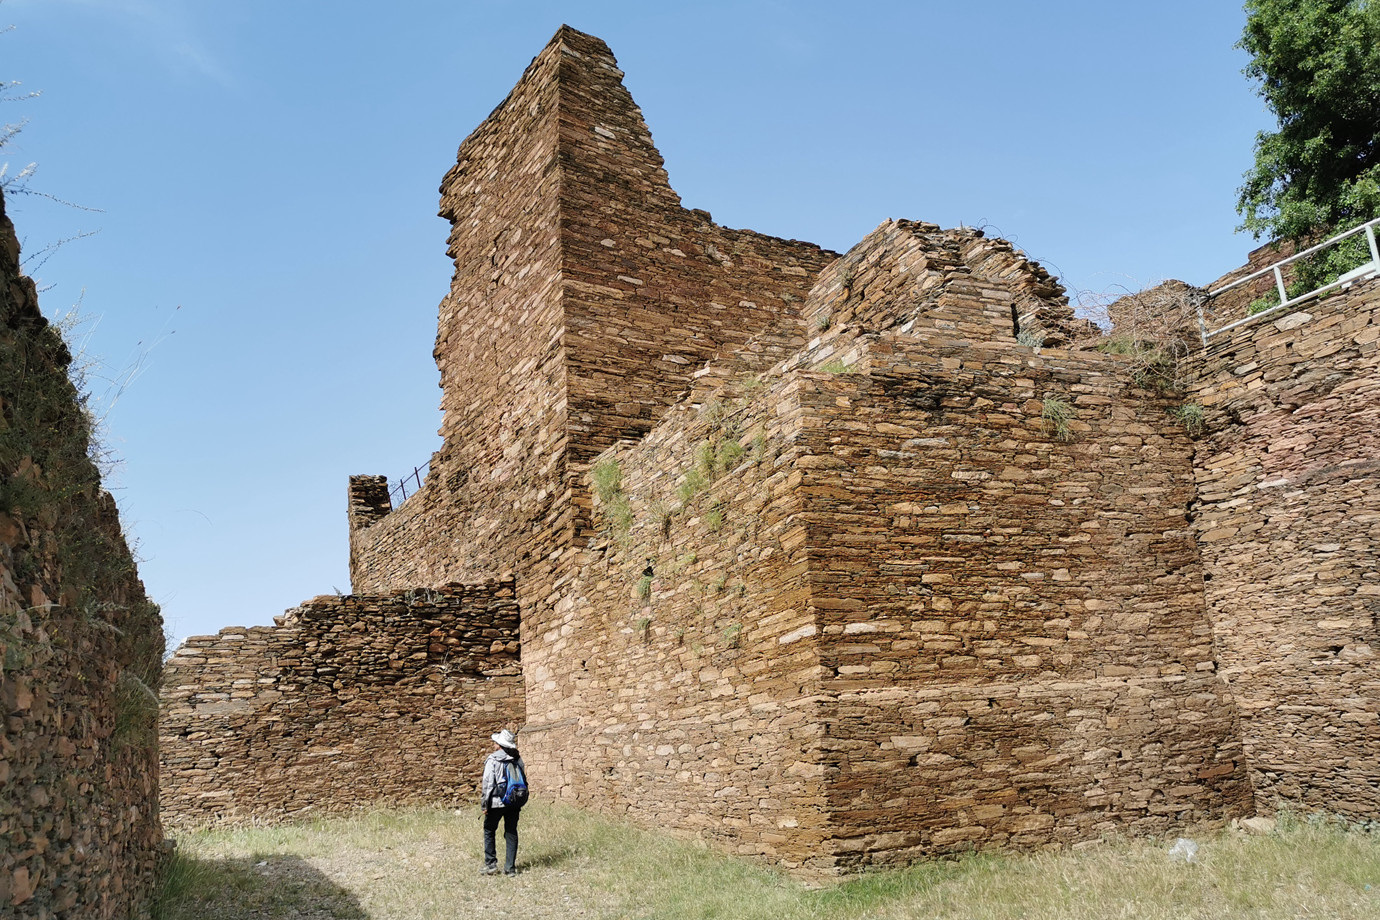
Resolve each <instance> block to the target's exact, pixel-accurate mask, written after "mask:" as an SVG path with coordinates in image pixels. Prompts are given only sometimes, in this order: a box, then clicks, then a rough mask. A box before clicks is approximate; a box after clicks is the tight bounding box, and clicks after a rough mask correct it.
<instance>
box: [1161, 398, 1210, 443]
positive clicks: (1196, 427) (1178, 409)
mask: <svg viewBox="0 0 1380 920" xmlns="http://www.w3.org/2000/svg"><path fill="white" fill-rule="evenodd" d="M1169 414H1170V415H1172V416H1174V418H1176V419H1178V420H1179V422H1180V423H1181V424H1182V425H1183V426H1184V430H1185V431H1187V432H1188V434H1189V437H1194V438H1196V437H1197V436H1198V435H1200V434H1202V433H1203V431H1204V429H1205V427H1206V424H1207V413H1206V412H1205V411H1204V410H1203V407H1202V406H1200V405H1198V404H1197V403H1184V404H1183V405H1181V406H1175V407H1173V408H1172V409H1170V410H1169Z"/></svg>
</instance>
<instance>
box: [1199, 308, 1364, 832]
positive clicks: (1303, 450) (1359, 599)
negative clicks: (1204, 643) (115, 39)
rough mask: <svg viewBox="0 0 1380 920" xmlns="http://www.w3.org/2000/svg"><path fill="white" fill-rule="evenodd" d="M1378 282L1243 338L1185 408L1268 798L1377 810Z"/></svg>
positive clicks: (1226, 672)
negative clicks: (1202, 424) (1201, 427)
mask: <svg viewBox="0 0 1380 920" xmlns="http://www.w3.org/2000/svg"><path fill="white" fill-rule="evenodd" d="M1378 341H1380V281H1370V282H1367V283H1365V284H1361V285H1356V286H1353V287H1352V288H1351V289H1350V290H1349V291H1346V292H1343V293H1340V294H1334V295H1333V296H1331V297H1328V298H1327V299H1325V300H1323V301H1321V302H1319V301H1313V302H1309V303H1306V304H1303V305H1301V306H1300V307H1298V308H1296V309H1295V311H1294V312H1292V313H1289V314H1288V315H1285V316H1276V317H1273V318H1271V319H1266V320H1262V321H1260V322H1258V323H1255V324H1251V325H1249V326H1246V327H1243V328H1240V329H1236V330H1233V331H1232V332H1230V333H1227V334H1224V335H1222V336H1220V337H1217V338H1215V339H1214V340H1213V342H1212V344H1211V345H1210V346H1209V347H1208V348H1207V349H1205V350H1204V352H1203V354H1202V359H1201V375H1200V378H1199V380H1198V382H1197V383H1196V384H1195V385H1194V387H1193V388H1192V391H1191V393H1190V394H1189V395H1190V399H1192V400H1195V401H1196V402H1198V403H1200V404H1201V405H1202V406H1204V407H1205V409H1206V430H1205V432H1204V433H1203V434H1202V436H1201V437H1200V438H1199V439H1198V441H1197V443H1196V445H1195V447H1196V453H1197V459H1196V463H1195V471H1196V474H1197V492H1198V494H1197V503H1196V506H1195V515H1196V520H1195V522H1194V527H1195V529H1196V531H1197V538H1198V544H1199V546H1200V547H1201V551H1202V556H1203V569H1204V572H1205V577H1207V578H1208V579H1209V581H1208V582H1207V600H1208V606H1209V613H1210V615H1211V617H1212V622H1213V628H1214V632H1215V635H1216V638H1217V643H1218V653H1219V664H1220V667H1221V675H1222V677H1223V679H1224V680H1225V681H1226V684H1227V686H1228V688H1229V690H1230V692H1231V693H1232V695H1233V696H1234V697H1235V699H1236V700H1237V705H1238V707H1239V708H1240V710H1241V712H1242V716H1243V719H1242V728H1243V733H1244V744H1245V752H1246V757H1247V761H1248V763H1249V764H1250V766H1251V779H1252V782H1253V783H1254V785H1255V789H1256V795H1257V802H1258V804H1259V806H1260V807H1261V808H1262V809H1263V810H1273V809H1274V808H1275V807H1276V806H1277V804H1278V803H1280V802H1292V803H1296V804H1299V805H1301V806H1303V807H1305V808H1308V809H1320V810H1325V811H1327V812H1329V813H1340V814H1344V815H1347V816H1350V817H1353V818H1358V819H1371V818H1374V817H1375V815H1376V813H1377V811H1380V667H1378V663H1377V659H1376V651H1377V647H1380V556H1378V555H1377V554H1380V348H1377V342H1378Z"/></svg>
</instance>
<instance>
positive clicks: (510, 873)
mask: <svg viewBox="0 0 1380 920" xmlns="http://www.w3.org/2000/svg"><path fill="white" fill-rule="evenodd" d="M494 871H495V872H497V871H498V870H497V869H495V870H494ZM503 874H504V875H506V876H508V878H513V877H514V876H515V875H517V870H516V869H504V870H503Z"/></svg>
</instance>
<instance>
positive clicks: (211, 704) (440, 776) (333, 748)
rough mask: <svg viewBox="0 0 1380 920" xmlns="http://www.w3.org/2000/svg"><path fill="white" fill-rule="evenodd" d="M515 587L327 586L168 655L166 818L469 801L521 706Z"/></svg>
mask: <svg viewBox="0 0 1380 920" xmlns="http://www.w3.org/2000/svg"><path fill="white" fill-rule="evenodd" d="M514 593H515V592H514V589H513V583H512V581H511V580H508V581H495V582H489V583H487V584H481V585H454V586H447V587H443V588H438V589H434V590H417V591H408V592H397V593H395V594H391V595H386V596H357V595H347V596H343V597H339V596H323V597H318V598H315V599H313V600H311V601H308V602H307V603H305V604H303V605H302V606H300V607H297V608H294V609H292V610H290V611H288V612H287V614H285V615H284V616H282V617H279V618H278V619H279V622H278V624H277V625H275V626H256V627H250V628H247V629H246V628H239V627H236V628H230V629H223V630H221V632H220V634H219V635H216V636H199V637H194V638H191V639H188V640H187V641H186V642H185V643H183V645H182V646H181V647H180V648H179V649H178V650H177V653H176V654H175V655H174V656H173V657H172V658H170V659H169V660H168V662H167V665H166V669H165V677H164V689H163V713H162V719H161V723H160V734H161V738H160V747H161V755H162V773H163V802H162V805H163V819H164V821H166V822H167V823H169V824H173V825H199V824H215V823H240V822H244V821H248V820H274V819H282V818H284V817H290V816H301V815H306V814H317V813H323V812H332V811H343V810H348V809H350V808H355V807H363V806H372V805H405V804H416V803H422V802H425V803H444V804H447V805H459V804H469V803H472V802H475V801H477V800H478V790H477V782H478V777H479V775H480V771H481V770H482V768H483V759H484V755H485V754H486V753H487V750H488V747H489V746H490V745H489V743H488V738H489V735H491V734H493V733H494V732H496V731H498V730H499V729H501V728H503V727H505V726H515V725H521V724H522V722H523V720H524V718H525V714H524V709H523V692H522V675H521V668H520V664H519V660H520V648H519V640H518V609H517V602H516V600H515V597H514Z"/></svg>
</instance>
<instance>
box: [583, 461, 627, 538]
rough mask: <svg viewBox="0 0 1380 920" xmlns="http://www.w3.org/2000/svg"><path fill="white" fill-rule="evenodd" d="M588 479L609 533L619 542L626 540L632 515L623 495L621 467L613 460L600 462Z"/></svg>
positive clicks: (595, 465)
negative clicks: (592, 486) (592, 485)
mask: <svg viewBox="0 0 1380 920" xmlns="http://www.w3.org/2000/svg"><path fill="white" fill-rule="evenodd" d="M590 479H591V481H592V482H593V484H594V494H595V495H596V496H598V498H599V504H600V506H601V508H602V511H603V514H604V519H605V521H606V522H607V524H608V528H609V531H610V532H611V533H612V534H613V536H614V537H616V538H618V539H619V540H623V539H626V538H627V536H628V534H629V532H630V531H631V530H632V523H633V513H632V505H631V504H630V503H629V502H628V497H627V496H626V495H625V494H623V467H622V465H621V464H620V463H619V462H618V461H617V460H613V459H605V460H600V461H599V462H598V463H596V464H594V469H593V470H591V471H590Z"/></svg>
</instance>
